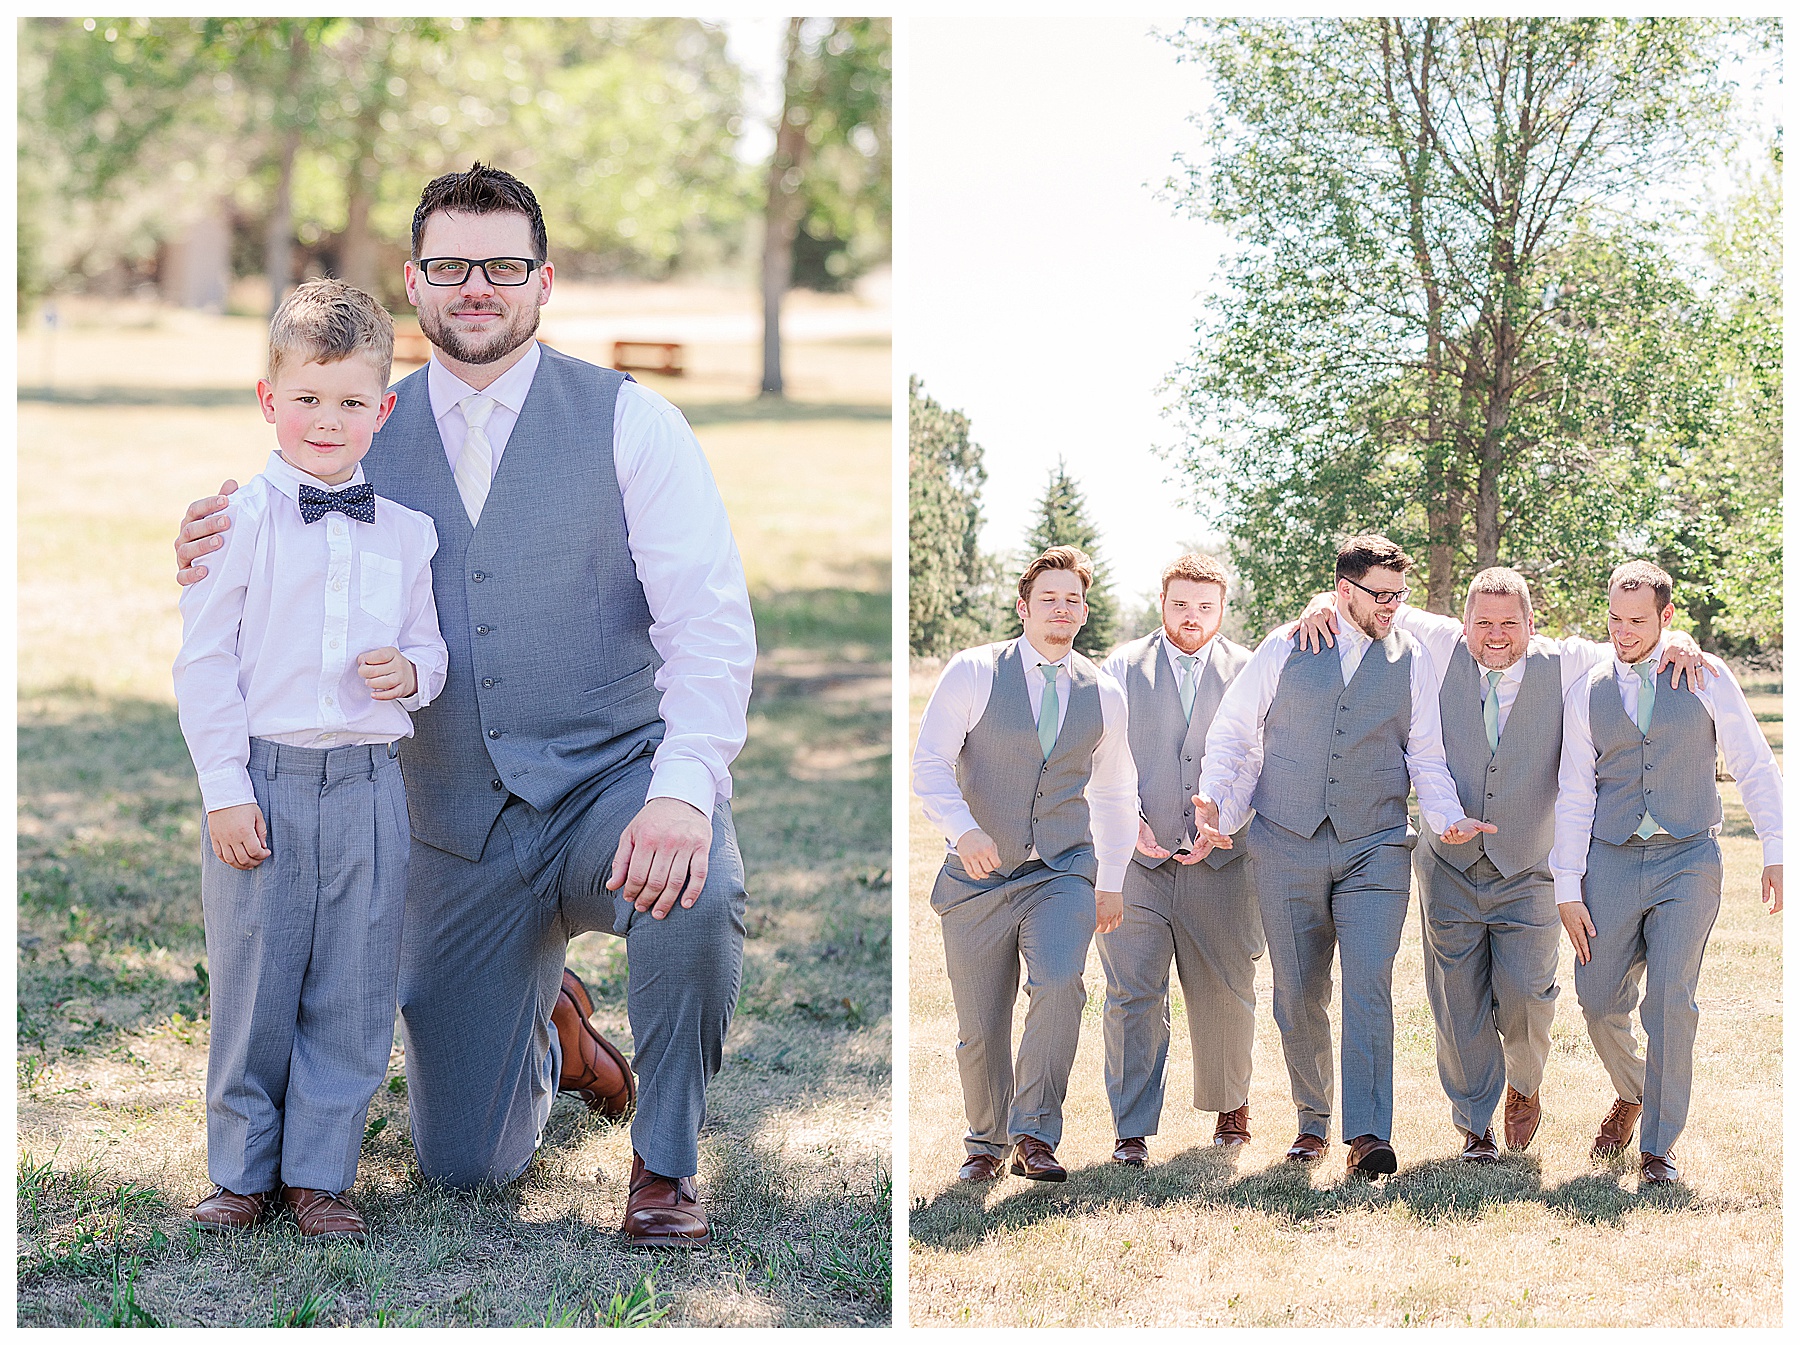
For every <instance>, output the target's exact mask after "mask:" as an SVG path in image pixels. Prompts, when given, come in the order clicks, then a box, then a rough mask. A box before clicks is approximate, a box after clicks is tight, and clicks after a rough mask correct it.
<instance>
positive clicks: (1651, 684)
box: [1631, 659, 1662, 840]
mask: <svg viewBox="0 0 1800 1345" xmlns="http://www.w3.org/2000/svg"><path fill="white" fill-rule="evenodd" d="M1631 667H1632V671H1633V672H1635V673H1637V675H1638V706H1637V726H1638V732H1639V733H1643V734H1648V733H1649V732H1650V711H1651V710H1652V709H1653V708H1654V707H1655V705H1656V673H1655V671H1654V670H1653V667H1652V660H1650V659H1645V660H1644V661H1643V662H1642V663H1634V664H1632V665H1631ZM1661 830H1662V824H1661V823H1659V822H1658V821H1657V820H1656V819H1655V818H1654V817H1652V816H1650V811H1649V809H1645V810H1644V820H1643V821H1642V822H1639V823H1638V829H1637V834H1638V835H1639V836H1640V837H1643V838H1644V839H1646V840H1648V839H1649V838H1650V837H1652V836H1654V835H1656V833H1657V832H1658V831H1661Z"/></svg>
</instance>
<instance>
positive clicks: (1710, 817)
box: [1550, 560, 1782, 1185]
mask: <svg viewBox="0 0 1800 1345" xmlns="http://www.w3.org/2000/svg"><path fill="white" fill-rule="evenodd" d="M1673 587H1674V586H1673V581H1672V580H1671V579H1670V578H1669V576H1668V574H1667V573H1666V572H1664V571H1663V570H1661V569H1659V568H1658V567H1657V566H1655V565H1652V564H1651V563H1650V562H1649V561H1643V560H1634V561H1627V562H1626V563H1625V564H1623V565H1621V566H1619V568H1618V569H1616V570H1614V571H1613V574H1612V579H1611V581H1610V582H1609V584H1608V586H1607V599H1606V602H1607V612H1606V628H1607V633H1608V634H1609V635H1610V636H1611V637H1612V649H1613V657H1612V658H1611V659H1609V660H1608V661H1607V662H1605V663H1603V664H1601V665H1600V666H1599V667H1597V668H1595V669H1594V670H1593V671H1592V672H1591V673H1590V674H1589V675H1588V677H1587V678H1586V679H1585V680H1584V682H1583V683H1582V684H1581V685H1579V686H1577V687H1575V688H1574V689H1573V690H1572V691H1571V692H1570V694H1569V698H1568V701H1567V703H1566V704H1565V706H1564V708H1563V747H1562V768H1561V777H1560V783H1561V793H1560V795H1559V796H1558V799H1557V804H1556V840H1555V845H1554V847H1553V848H1552V850H1551V852H1550V871H1551V874H1552V875H1553V877H1554V880H1555V884H1556V900H1557V903H1558V904H1557V911H1558V914H1560V915H1561V916H1562V924H1563V928H1564V929H1566V930H1567V931H1568V934H1569V941H1570V942H1571V943H1573V944H1574V945H1575V996H1576V998H1577V999H1578V1000H1579V1001H1580V1002H1581V1011H1582V1013H1583V1015H1584V1016H1585V1017H1586V1019H1587V1027H1588V1036H1589V1037H1590V1038H1591V1039H1592V1040H1593V1043H1594V1050H1595V1051H1596V1052H1597V1053H1598V1054H1599V1056H1600V1063H1601V1064H1602V1065H1604V1066H1605V1067H1606V1072H1607V1074H1608V1075H1609V1076H1610V1077H1611V1079H1612V1084H1613V1088H1614V1090H1615V1091H1616V1093H1617V1095H1618V1096H1617V1098H1616V1099H1615V1100H1614V1102H1613V1105H1612V1109H1611V1110H1610V1111H1609V1112H1608V1113H1607V1115H1606V1117H1605V1119H1604V1120H1602V1121H1601V1123H1600V1129H1599V1133H1598V1134H1597V1135H1596V1136H1595V1137H1594V1144H1593V1154H1594V1156H1595V1157H1596V1158H1609V1157H1611V1156H1613V1155H1615V1154H1618V1153H1622V1152H1624V1151H1625V1148H1626V1146H1627V1145H1628V1144H1629V1143H1630V1142H1631V1135H1632V1131H1633V1129H1634V1128H1636V1127H1637V1124H1638V1120H1639V1116H1640V1114H1641V1116H1642V1120H1643V1127H1642V1130H1641V1131H1640V1132H1639V1136H1638V1171H1639V1175H1640V1176H1641V1178H1642V1180H1643V1182H1644V1183H1645V1184H1647V1185H1662V1184H1667V1183H1671V1182H1674V1181H1675V1180H1676V1179H1677V1175H1678V1174H1677V1172H1676V1169H1675V1164H1674V1161H1673V1158H1672V1156H1671V1155H1672V1152H1673V1150H1674V1146H1675V1141H1676V1140H1677V1139H1679V1138H1680V1136H1681V1132H1682V1130H1683V1128H1684V1127H1685V1126H1686V1124H1687V1114H1688V1102H1689V1098H1690V1096H1691V1094H1692V1091H1693V1079H1694V1036H1695V1033H1696V1032H1697V1031H1698V1029H1699V1024H1700V1009H1699V1006H1698V1004H1696V1003H1695V999H1694V995H1695V989H1696V987H1697V986H1698V984H1699V980H1700V961H1701V958H1702V956H1703V955H1704V954H1705V951H1706V940H1707V936H1708V935H1709V934H1711V932H1712V927H1713V921H1714V920H1716V919H1717V918H1718V915H1719V901H1720V893H1721V889H1722V886H1723V881H1724V869H1723V863H1722V860H1721V858H1720V852H1719V842H1718V839H1717V838H1718V834H1719V831H1720V827H1721V824H1722V822H1723V816H1724V814H1723V809H1722V807H1721V805H1720V800H1719V787H1718V784H1717V783H1716V779H1715V770H1714V763H1715V761H1716V760H1717V759H1718V757H1719V755H1721V754H1723V756H1724V758H1725V767H1726V769H1727V770H1729V771H1730V772H1731V775H1732V778H1733V779H1735V780H1736V781H1737V786H1738V792H1739V794H1740V795H1741V796H1742V798H1743V801H1744V810H1745V811H1746V812H1748V813H1749V814H1750V820H1751V822H1752V823H1753V824H1754V825H1755V827H1756V834H1757V837H1758V839H1760V840H1761V841H1762V851H1763V871H1762V898H1763V901H1764V903H1765V904H1766V905H1767V906H1768V907H1769V910H1770V913H1771V914H1774V913H1775V912H1778V911H1780V910H1781V840H1782V819H1781V799H1782V786H1781V771H1780V768H1779V767H1777V766H1776V764H1775V755H1774V753H1773V752H1771V751H1770V750H1769V743H1768V740H1767V739H1766V738H1764V737H1763V733H1762V730H1761V729H1760V728H1759V727H1757V723H1756V717H1755V715H1753V714H1752V713H1751V711H1750V707H1749V705H1748V704H1747V703H1746V702H1745V700H1744V693H1743V690H1742V688H1740V687H1739V686H1738V684H1737V679H1736V678H1735V677H1733V676H1732V675H1731V673H1730V671H1729V670H1728V669H1727V668H1726V667H1725V666H1724V665H1723V664H1721V663H1719V662H1717V661H1716V660H1713V659H1708V660H1707V666H1708V668H1709V670H1710V671H1711V673H1712V676H1711V677H1710V678H1708V679H1707V682H1706V685H1705V686H1704V687H1702V688H1701V689H1699V690H1688V689H1684V688H1680V687H1677V686H1676V685H1675V682H1674V679H1673V677H1672V676H1671V675H1670V674H1669V673H1667V672H1663V673H1661V674H1660V675H1659V674H1658V672H1657V666H1658V662H1659V660H1660V659H1661V657H1662V654H1663V651H1664V649H1665V647H1666V645H1667V641H1668V635H1667V632H1668V626H1669V622H1670V620H1671V619H1672V618H1673V617H1674V615H1675V607H1674V604H1673V603H1672V602H1671V601H1670V599H1671V596H1672V594H1673ZM1640 996H1641V1001H1642V1004H1641V1012H1640V1016H1641V1017H1642V1019H1643V1024H1644V1037H1645V1039H1646V1047H1647V1049H1646V1051H1645V1053H1644V1054H1643V1055H1639V1054H1638V1050H1637V1042H1636V1039H1635V1038H1634V1037H1633V1036H1632V1031H1631V1013H1632V1010H1633V1009H1635V1008H1639V1006H1640Z"/></svg>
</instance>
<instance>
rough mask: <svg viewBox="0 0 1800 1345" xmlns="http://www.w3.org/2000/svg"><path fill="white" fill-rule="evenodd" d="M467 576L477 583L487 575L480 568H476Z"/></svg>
mask: <svg viewBox="0 0 1800 1345" xmlns="http://www.w3.org/2000/svg"><path fill="white" fill-rule="evenodd" d="M469 578H471V579H473V580H474V581H475V582H476V583H477V584H479V583H480V582H481V581H482V580H483V579H486V578H487V575H485V574H483V573H482V572H481V571H480V570H477V571H475V573H474V574H472V575H470V576H469Z"/></svg>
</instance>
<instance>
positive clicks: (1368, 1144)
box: [1344, 1135, 1493, 1177]
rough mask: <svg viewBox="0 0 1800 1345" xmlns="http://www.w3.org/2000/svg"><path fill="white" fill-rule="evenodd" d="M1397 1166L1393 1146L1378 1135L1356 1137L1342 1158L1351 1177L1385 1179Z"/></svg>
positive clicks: (1346, 1171)
mask: <svg viewBox="0 0 1800 1345" xmlns="http://www.w3.org/2000/svg"><path fill="white" fill-rule="evenodd" d="M1488 1143H1489V1144H1492V1143H1493V1140H1492V1139H1489V1140H1488ZM1399 1166H1400V1160H1399V1159H1398V1158H1396V1157H1395V1156H1394V1146H1393V1145H1391V1144H1389V1143H1388V1142H1387V1141H1386V1140H1384V1139H1382V1138H1381V1137H1380V1136H1379V1135H1358V1136H1357V1137H1356V1138H1355V1139H1353V1140H1351V1141H1350V1152H1349V1153H1348V1154H1347V1155H1346V1156H1345V1158H1344V1171H1345V1173H1346V1174H1347V1175H1349V1176H1353V1177H1385V1176H1387V1175H1388V1174H1389V1173H1390V1172H1394V1171H1396V1170H1397V1169H1398V1168H1399Z"/></svg>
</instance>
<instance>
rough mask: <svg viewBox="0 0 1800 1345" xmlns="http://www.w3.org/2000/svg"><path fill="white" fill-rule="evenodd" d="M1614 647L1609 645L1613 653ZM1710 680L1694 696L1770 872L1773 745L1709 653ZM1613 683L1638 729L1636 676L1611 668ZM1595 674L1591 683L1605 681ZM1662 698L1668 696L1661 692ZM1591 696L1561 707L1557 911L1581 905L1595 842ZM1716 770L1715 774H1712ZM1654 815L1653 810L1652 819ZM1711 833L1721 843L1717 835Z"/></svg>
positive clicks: (1775, 783)
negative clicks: (1590, 844)
mask: <svg viewBox="0 0 1800 1345" xmlns="http://www.w3.org/2000/svg"><path fill="white" fill-rule="evenodd" d="M1667 639H1668V637H1667V636H1665V637H1664V638H1663V639H1661V640H1658V641H1657V642H1656V648H1655V650H1653V651H1652V652H1651V654H1650V655H1649V657H1650V658H1651V659H1652V660H1660V659H1661V658H1662V653H1663V645H1664V644H1665V643H1667ZM1609 648H1610V646H1609ZM1704 657H1705V659H1706V670H1707V672H1709V673H1710V674H1711V676H1710V677H1708V678H1707V679H1706V685H1705V686H1704V687H1702V688H1701V689H1700V690H1698V691H1696V692H1695V693H1694V694H1695V695H1696V696H1698V697H1699V698H1700V704H1702V705H1704V706H1705V707H1706V713H1707V714H1709V715H1711V716H1712V719H1713V730H1714V732H1716V733H1717V734H1718V738H1719V748H1720V750H1721V751H1722V752H1723V753H1724V754H1725V768H1726V769H1727V770H1729V771H1730V772H1731V774H1732V776H1733V777H1734V778H1735V779H1736V780H1737V786H1738V793H1739V794H1741V795H1742V796H1743V799H1744V811H1745V812H1747V813H1749V814H1750V822H1751V825H1753V826H1754V827H1755V828H1756V835H1757V839H1758V840H1760V841H1761V842H1762V851H1763V863H1764V865H1769V864H1779V863H1781V829H1782V824H1781V768H1780V767H1778V766H1777V765H1776V764H1775V754H1774V752H1772V751H1770V750H1769V740H1768V739H1767V738H1765V737H1763V732H1762V730H1761V729H1760V728H1758V727H1757V723H1756V716H1755V715H1754V714H1753V713H1751V710H1750V705H1749V702H1748V701H1746V700H1745V699H1744V689H1743V688H1742V687H1740V686H1739V685H1738V683H1737V678H1735V677H1733V676H1732V675H1731V670H1730V669H1729V668H1727V667H1726V666H1725V665H1724V664H1723V663H1720V662H1719V661H1718V660H1717V659H1715V658H1713V657H1712V656H1711V655H1710V654H1709V655H1705V656H1704ZM1611 662H1612V676H1613V680H1614V681H1615V682H1617V683H1618V687H1619V698H1620V699H1621V700H1622V701H1624V702H1625V714H1626V716H1627V717H1628V718H1629V719H1630V720H1631V721H1632V722H1633V723H1636V722H1637V705H1638V689H1639V686H1640V683H1639V681H1638V674H1637V669H1636V668H1634V667H1633V666H1632V665H1630V664H1629V663H1620V662H1619V661H1618V659H1616V658H1615V659H1613V660H1612V661H1611ZM1603 676H1605V673H1604V672H1603V671H1602V670H1601V669H1600V668H1596V669H1594V670H1593V672H1592V673H1591V674H1590V678H1594V677H1603ZM1657 689H1658V690H1659V691H1660V690H1661V689H1662V688H1660V687H1658V688H1657ZM1588 697H1589V691H1588V689H1587V687H1586V686H1584V687H1583V688H1582V689H1579V690H1577V691H1576V692H1575V694H1574V695H1572V696H1569V697H1568V698H1566V699H1565V700H1564V702H1563V754H1562V771H1561V774H1560V776H1559V777H1558V780H1557V791H1556V840H1555V842H1554V843H1553V844H1552V845H1551V847H1550V878H1551V881H1552V882H1553V883H1554V884H1555V885H1556V900H1557V902H1558V904H1561V903H1563V902H1569V901H1580V900H1582V896H1581V880H1582V878H1583V877H1584V876H1585V875H1586V873H1587V855H1588V842H1589V840H1590V839H1591V838H1592V836H1593V830H1594V807H1595V800H1596V798H1597V797H1598V790H1597V788H1596V783H1595V782H1596V770H1595V767H1596V763H1595V760H1594V731H1593V726H1592V725H1591V724H1590V723H1589V719H1588V715H1589V708H1588ZM1650 723H1651V727H1652V728H1654V727H1655V725H1656V711H1655V709H1654V708H1652V709H1651V711H1650ZM1709 769H1710V767H1709ZM1655 815H1656V814H1655V812H1654V811H1653V812H1652V813H1651V816H1652V817H1654V816H1655ZM1712 834H1713V835H1715V836H1717V835H1718V834H1719V828H1718V827H1714V828H1713V829H1712Z"/></svg>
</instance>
